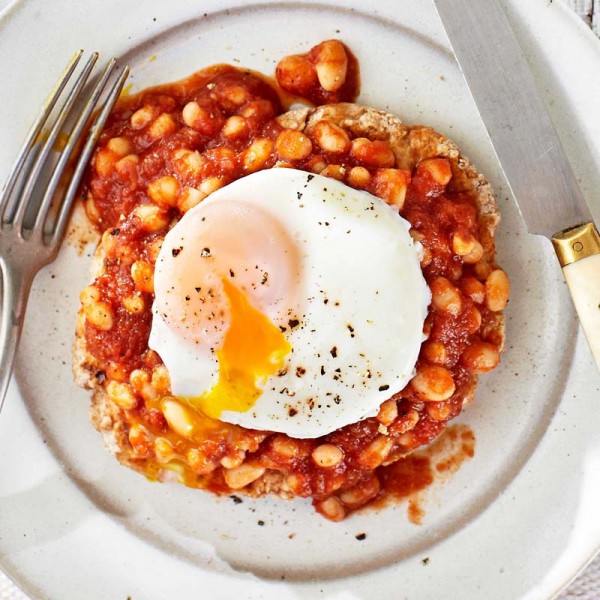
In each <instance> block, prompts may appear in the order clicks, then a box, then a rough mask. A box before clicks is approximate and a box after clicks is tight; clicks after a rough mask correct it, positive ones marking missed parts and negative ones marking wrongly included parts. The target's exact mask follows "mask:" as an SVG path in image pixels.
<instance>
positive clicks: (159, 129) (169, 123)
mask: <svg viewBox="0 0 600 600" xmlns="http://www.w3.org/2000/svg"><path fill="white" fill-rule="evenodd" d="M176 131H177V123H176V122H175V120H174V119H173V117H172V116H171V115H170V114H169V113H162V114H161V115H159V117H158V118H157V119H156V121H154V123H152V125H150V127H149V128H148V135H149V136H150V137H151V138H152V139H153V140H159V139H161V138H164V137H166V136H168V135H171V134H172V133H175V132H176Z"/></svg>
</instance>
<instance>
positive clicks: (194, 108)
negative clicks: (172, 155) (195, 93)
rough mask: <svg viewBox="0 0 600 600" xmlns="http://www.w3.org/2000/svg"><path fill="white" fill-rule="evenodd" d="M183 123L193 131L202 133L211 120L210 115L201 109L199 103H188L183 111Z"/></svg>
mask: <svg viewBox="0 0 600 600" xmlns="http://www.w3.org/2000/svg"><path fill="white" fill-rule="evenodd" d="M181 117H182V119H183V122H184V123H185V124H186V125H187V126H188V127H191V128H192V129H196V130H198V131H202V130H203V129H204V128H205V127H204V126H205V122H206V121H209V120H210V118H211V117H210V114H209V113H208V112H207V111H206V110H204V108H201V107H200V105H199V104H198V103H197V102H188V103H187V104H186V105H185V106H184V107H183V110H182V111H181Z"/></svg>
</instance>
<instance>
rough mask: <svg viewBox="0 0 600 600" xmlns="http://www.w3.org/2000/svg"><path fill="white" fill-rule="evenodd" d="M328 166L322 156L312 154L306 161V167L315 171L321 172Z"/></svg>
mask: <svg viewBox="0 0 600 600" xmlns="http://www.w3.org/2000/svg"><path fill="white" fill-rule="evenodd" d="M326 167H327V163H326V162H325V159H324V158H323V157H322V156H311V157H310V158H309V159H308V161H307V163H306V168H307V169H308V170H309V171H312V172H313V173H321V172H322V171H323V170H325V168H326Z"/></svg>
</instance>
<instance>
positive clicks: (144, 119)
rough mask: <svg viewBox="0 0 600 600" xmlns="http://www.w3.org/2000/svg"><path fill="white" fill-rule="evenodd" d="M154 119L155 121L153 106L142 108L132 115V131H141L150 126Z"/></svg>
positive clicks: (130, 120)
mask: <svg viewBox="0 0 600 600" xmlns="http://www.w3.org/2000/svg"><path fill="white" fill-rule="evenodd" d="M152 119H154V109H153V108H152V107H151V106H142V108H138V110H136V111H135V112H134V113H133V114H132V115H131V117H130V119H129V123H130V124H131V128H132V129H135V130H140V129H144V127H146V125H149V124H150V122H151V121H152Z"/></svg>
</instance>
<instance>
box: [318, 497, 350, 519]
mask: <svg viewBox="0 0 600 600" xmlns="http://www.w3.org/2000/svg"><path fill="white" fill-rule="evenodd" d="M315 508H316V509H317V510H318V511H319V512H320V513H321V514H322V515H323V516H324V517H326V518H327V519H329V520H330V521H335V522H338V521H342V520H343V519H344V517H345V516H346V510H345V508H344V506H343V504H342V503H341V501H340V500H339V499H338V498H336V497H335V496H330V497H329V498H325V500H319V501H318V502H317V503H316V504H315Z"/></svg>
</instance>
